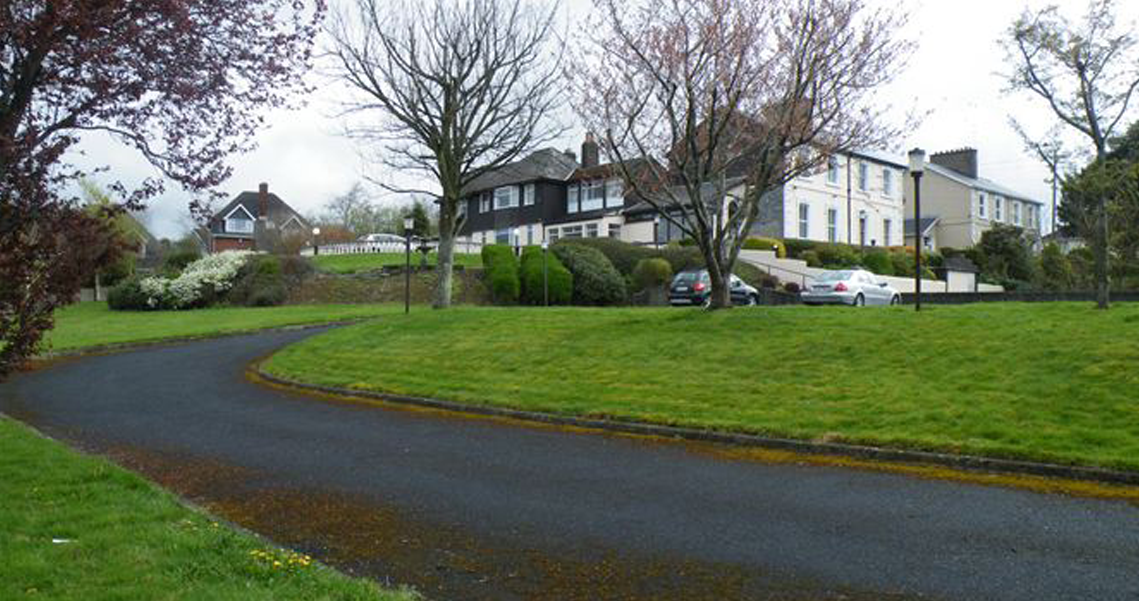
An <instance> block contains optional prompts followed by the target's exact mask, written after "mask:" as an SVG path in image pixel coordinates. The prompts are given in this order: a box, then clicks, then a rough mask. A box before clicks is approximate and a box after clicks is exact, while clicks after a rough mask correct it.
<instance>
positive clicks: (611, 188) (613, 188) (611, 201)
mask: <svg viewBox="0 0 1139 601" xmlns="http://www.w3.org/2000/svg"><path fill="white" fill-rule="evenodd" d="M624 205H625V182H623V181H621V180H619V179H611V180H609V181H607V182H605V208H607V209H618V208H621V207H622V206H624Z"/></svg>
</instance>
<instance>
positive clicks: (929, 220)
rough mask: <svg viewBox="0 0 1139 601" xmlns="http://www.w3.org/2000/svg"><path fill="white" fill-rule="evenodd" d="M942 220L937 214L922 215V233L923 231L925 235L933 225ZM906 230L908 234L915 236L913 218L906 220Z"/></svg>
mask: <svg viewBox="0 0 1139 601" xmlns="http://www.w3.org/2000/svg"><path fill="white" fill-rule="evenodd" d="M940 220H941V217H937V216H934V217H922V218H921V233H922V235H925V234H926V233H928V232H929V230H931V229H933V226H935V225H937V222H938V221H940ZM905 232H906V233H905V235H906V236H913V235H914V220H913V219H907V220H906V224H905Z"/></svg>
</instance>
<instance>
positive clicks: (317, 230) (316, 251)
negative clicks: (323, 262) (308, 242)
mask: <svg viewBox="0 0 1139 601" xmlns="http://www.w3.org/2000/svg"><path fill="white" fill-rule="evenodd" d="M319 235H320V228H319V227H314V228H312V256H314V257H315V256H317V255H319V254H320V245H319V244H317V242H316V239H317V236H319Z"/></svg>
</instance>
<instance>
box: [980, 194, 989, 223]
mask: <svg viewBox="0 0 1139 601" xmlns="http://www.w3.org/2000/svg"><path fill="white" fill-rule="evenodd" d="M977 216H978V217H980V218H981V219H988V218H989V215H988V211H987V210H986V207H985V193H984V192H981V193H980V194H978V195H977Z"/></svg>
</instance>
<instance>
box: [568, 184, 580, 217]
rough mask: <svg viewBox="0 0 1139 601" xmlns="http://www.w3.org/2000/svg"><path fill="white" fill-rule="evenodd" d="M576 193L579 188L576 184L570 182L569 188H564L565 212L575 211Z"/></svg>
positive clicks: (576, 203)
mask: <svg viewBox="0 0 1139 601" xmlns="http://www.w3.org/2000/svg"><path fill="white" fill-rule="evenodd" d="M578 195H579V188H578V185H577V184H572V185H571V186H570V187H569V188H566V213H576V212H577V209H578Z"/></svg>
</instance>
